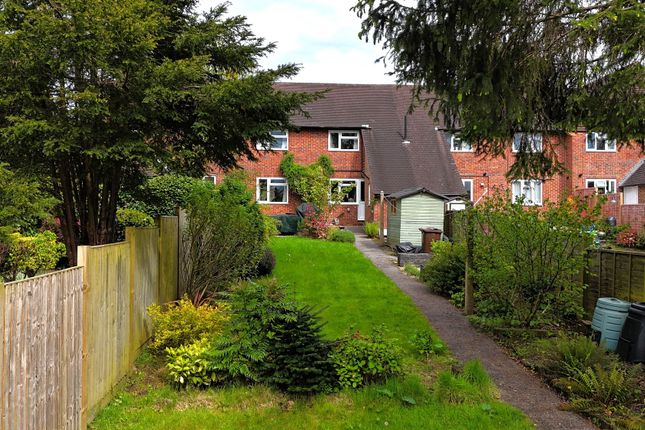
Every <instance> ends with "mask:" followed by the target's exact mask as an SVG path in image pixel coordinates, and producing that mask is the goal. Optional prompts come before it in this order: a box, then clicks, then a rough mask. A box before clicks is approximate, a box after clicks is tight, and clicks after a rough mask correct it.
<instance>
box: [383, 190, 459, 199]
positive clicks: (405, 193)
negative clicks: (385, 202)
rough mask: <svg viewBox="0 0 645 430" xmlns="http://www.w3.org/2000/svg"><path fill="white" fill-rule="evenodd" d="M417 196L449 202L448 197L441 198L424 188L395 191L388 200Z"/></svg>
mask: <svg viewBox="0 0 645 430" xmlns="http://www.w3.org/2000/svg"><path fill="white" fill-rule="evenodd" d="M417 194H428V195H431V196H435V197H438V198H440V199H442V200H449V199H448V197H446V196H442V195H441V194H437V193H433V192H432V191H430V190H428V189H426V188H424V187H416V188H408V189H407V190H401V191H397V192H396V193H392V194H390V195H389V196H388V198H390V199H404V198H406V197H410V196H415V195H417Z"/></svg>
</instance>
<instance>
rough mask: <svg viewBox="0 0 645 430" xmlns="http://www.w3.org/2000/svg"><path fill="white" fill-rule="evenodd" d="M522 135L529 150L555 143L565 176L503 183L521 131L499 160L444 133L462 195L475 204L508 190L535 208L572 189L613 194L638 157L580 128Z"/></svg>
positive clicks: (634, 149)
mask: <svg viewBox="0 0 645 430" xmlns="http://www.w3.org/2000/svg"><path fill="white" fill-rule="evenodd" d="M526 137H527V139H526V140H527V141H529V142H530V144H531V145H533V148H534V149H535V150H541V149H542V146H543V143H545V141H544V139H549V140H552V141H554V142H556V141H557V142H558V143H559V145H558V146H556V148H555V152H556V154H557V156H558V159H559V160H560V162H562V163H563V164H564V167H565V171H566V173H564V174H561V175H557V176H554V177H552V178H550V179H547V180H545V181H539V180H528V179H526V180H525V179H518V180H514V181H509V180H508V179H507V178H506V173H507V172H508V170H509V168H510V166H511V165H512V164H513V162H514V155H513V154H514V153H515V152H517V149H518V147H519V144H520V140H521V138H522V134H521V133H518V134H517V135H516V136H515V138H514V142H513V145H512V147H510V148H509V149H508V150H507V151H506V154H505V156H504V157H497V158H491V157H485V156H481V155H478V154H476V153H475V152H474V150H473V148H472V146H471V145H469V144H468V142H464V141H462V140H461V139H459V137H458V136H457V135H453V134H450V133H446V139H445V140H446V144H447V145H448V146H449V148H450V151H451V154H452V156H453V159H454V160H455V164H456V166H457V169H458V170H459V173H460V175H461V179H462V181H463V183H464V186H465V188H466V190H467V191H468V195H469V197H470V199H471V200H472V201H473V202H475V204H476V203H478V202H480V201H481V199H482V198H485V196H487V195H490V194H492V193H494V192H495V191H496V190H502V191H510V192H511V194H512V195H513V196H514V197H519V196H524V199H525V202H527V203H529V204H535V205H541V204H542V203H543V202H544V201H545V200H547V199H548V200H550V201H558V200H560V199H562V198H563V197H567V196H569V195H571V194H572V193H574V192H576V191H577V190H583V189H589V188H590V189H594V190H595V192H597V193H600V194H611V193H616V192H617V190H618V188H617V184H618V182H619V181H620V179H621V178H623V177H625V175H626V174H627V173H628V172H629V171H630V170H631V169H632V168H633V166H634V164H635V163H636V162H637V161H638V160H639V159H640V158H641V157H642V153H641V151H640V148H638V147H636V146H624V147H619V146H618V145H617V144H616V142H615V141H613V140H609V139H607V138H606V136H605V135H603V134H602V133H597V132H587V131H586V130H584V129H579V130H578V131H576V132H575V133H569V134H567V135H565V136H560V137H558V136H555V135H549V134H544V135H543V134H530V135H527V136H526ZM558 139H559V140H558ZM452 205H453V206H454V209H462V208H463V204H461V205H459V204H458V203H453V204H452Z"/></svg>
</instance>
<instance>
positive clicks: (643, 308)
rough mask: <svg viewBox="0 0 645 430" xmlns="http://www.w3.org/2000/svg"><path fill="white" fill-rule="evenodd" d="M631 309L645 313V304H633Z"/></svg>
mask: <svg viewBox="0 0 645 430" xmlns="http://www.w3.org/2000/svg"><path fill="white" fill-rule="evenodd" d="M631 307H632V308H633V309H636V310H638V311H641V312H645V302H637V303H632V306H631Z"/></svg>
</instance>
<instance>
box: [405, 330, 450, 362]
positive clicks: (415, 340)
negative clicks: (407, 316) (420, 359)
mask: <svg viewBox="0 0 645 430" xmlns="http://www.w3.org/2000/svg"><path fill="white" fill-rule="evenodd" d="M410 343H412V346H414V349H415V350H416V351H417V353H418V354H419V355H423V356H425V357H429V356H430V355H442V354H445V353H446V352H447V351H448V348H447V347H446V344H444V343H443V342H442V341H440V340H438V339H436V338H435V336H434V335H433V334H432V332H430V331H429V330H423V331H417V332H415V333H414V335H413V336H412V338H411V339H410Z"/></svg>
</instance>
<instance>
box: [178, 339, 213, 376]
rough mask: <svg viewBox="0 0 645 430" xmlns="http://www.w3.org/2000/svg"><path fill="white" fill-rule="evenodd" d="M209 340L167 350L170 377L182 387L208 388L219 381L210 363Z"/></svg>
mask: <svg viewBox="0 0 645 430" xmlns="http://www.w3.org/2000/svg"><path fill="white" fill-rule="evenodd" d="M208 345H209V340H208V339H205V338H204V339H201V340H198V341H196V342H194V343H189V344H182V345H180V346H178V347H176V348H167V349H166V354H167V363H166V367H167V368H168V377H169V378H170V380H171V381H172V382H173V383H175V384H176V385H178V386H180V387H185V386H188V385H191V386H194V387H208V386H209V385H211V384H213V383H214V382H216V381H217V380H218V377H217V373H216V372H214V371H213V370H212V369H211V365H210V362H209V361H208V354H207V351H208Z"/></svg>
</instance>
